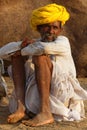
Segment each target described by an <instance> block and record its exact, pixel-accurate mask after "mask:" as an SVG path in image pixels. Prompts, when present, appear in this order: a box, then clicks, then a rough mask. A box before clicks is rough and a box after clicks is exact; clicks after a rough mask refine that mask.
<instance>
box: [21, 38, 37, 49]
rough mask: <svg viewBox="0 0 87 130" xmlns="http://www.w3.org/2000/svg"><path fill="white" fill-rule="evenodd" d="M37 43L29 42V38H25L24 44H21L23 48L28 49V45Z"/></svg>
mask: <svg viewBox="0 0 87 130" xmlns="http://www.w3.org/2000/svg"><path fill="white" fill-rule="evenodd" d="M34 42H35V40H33V39H32V40H29V39H28V38H25V39H24V40H23V42H22V44H21V48H24V47H26V46H27V45H29V44H32V43H34Z"/></svg>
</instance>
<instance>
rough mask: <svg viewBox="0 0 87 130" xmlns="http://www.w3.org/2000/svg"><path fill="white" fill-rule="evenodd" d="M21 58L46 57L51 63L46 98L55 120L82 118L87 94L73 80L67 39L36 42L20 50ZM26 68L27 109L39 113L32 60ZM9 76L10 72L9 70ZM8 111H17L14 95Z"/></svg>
mask: <svg viewBox="0 0 87 130" xmlns="http://www.w3.org/2000/svg"><path fill="white" fill-rule="evenodd" d="M21 54H22V55H31V56H32V55H41V54H48V55H50V57H51V61H52V64H53V72H52V81H51V90H50V95H49V100H50V107H51V112H52V113H53V116H54V118H55V120H57V121H62V120H68V121H73V120H81V119H82V118H84V117H85V110H84V103H83V100H87V92H86V90H84V89H83V88H82V87H81V86H80V84H79V82H78V80H77V79H76V70H75V65H74V62H73V58H72V55H71V48H70V43H69V40H68V38H66V37H65V36H58V38H57V39H56V40H55V41H54V42H46V43H44V42H41V41H37V42H35V43H33V44H30V45H29V46H27V47H25V48H24V49H22V50H21ZM25 68H26V91H25V104H26V108H27V109H28V110H29V111H31V112H33V113H38V112H39V106H40V97H39V93H38V89H37V84H36V81H35V72H34V65H33V63H32V60H30V59H29V60H28V61H27V62H26V64H25ZM9 73H10V75H11V69H10V68H9ZM9 108H10V111H11V112H14V111H15V110H16V109H17V100H16V96H15V94H14V93H13V94H12V97H11V98H10V105H9Z"/></svg>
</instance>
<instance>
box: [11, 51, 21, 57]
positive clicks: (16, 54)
mask: <svg viewBox="0 0 87 130" xmlns="http://www.w3.org/2000/svg"><path fill="white" fill-rule="evenodd" d="M20 55H21V51H20V50H19V51H16V52H15V53H14V55H13V57H16V56H20Z"/></svg>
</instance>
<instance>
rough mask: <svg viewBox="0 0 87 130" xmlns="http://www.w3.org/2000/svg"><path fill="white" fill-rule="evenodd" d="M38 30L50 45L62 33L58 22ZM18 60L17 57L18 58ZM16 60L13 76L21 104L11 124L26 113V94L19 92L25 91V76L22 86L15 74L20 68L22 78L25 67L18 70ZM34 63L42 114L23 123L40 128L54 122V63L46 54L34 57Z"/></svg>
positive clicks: (45, 25) (11, 119)
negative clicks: (50, 101)
mask: <svg viewBox="0 0 87 130" xmlns="http://www.w3.org/2000/svg"><path fill="white" fill-rule="evenodd" d="M37 30H38V32H39V33H40V35H41V38H42V39H41V40H42V41H43V42H46V41H48V42H49V44H50V41H54V40H55V39H56V37H57V36H58V35H59V34H60V32H61V27H60V22H58V21H56V22H53V23H49V24H44V25H40V26H38V27H37ZM26 43H27V44H31V43H32V41H30V42H29V41H28V42H26ZM27 44H25V43H22V47H25V46H27ZM13 58H14V57H13ZM16 58H17V56H16ZM16 58H15V60H14V59H12V60H13V61H14V64H15V65H14V69H13V73H15V74H13V75H14V84H15V90H16V92H17V97H18V101H20V103H19V102H18V109H17V111H16V112H15V113H14V114H12V115H10V116H9V118H8V119H9V120H8V122H9V123H15V122H17V121H19V120H20V119H22V118H23V117H24V111H25V109H24V100H23V99H25V97H24V93H22V95H21V94H20V91H19V90H20V89H21V91H23V90H24V83H25V78H24V77H25V74H24V73H23V74H22V75H21V76H22V79H24V83H23V84H21V83H18V82H21V80H20V79H19V78H20V77H19V78H18V80H17V78H16V72H14V71H15V69H18V68H20V69H19V72H17V74H18V75H19V76H20V72H21V70H22V71H23V68H22V67H23V66H24V65H23V66H22V67H20V66H21V65H19V66H18V68H17V66H16ZM20 58H21V57H20ZM22 60H23V59H22ZM19 61H20V64H21V63H22V64H23V62H22V61H21V60H18V61H17V62H19ZM33 63H34V65H35V76H36V83H37V87H38V91H39V94H40V99H41V106H40V113H39V114H37V115H36V117H34V119H32V120H25V121H22V123H23V124H25V125H29V126H40V125H44V124H48V123H52V122H53V121H54V119H53V116H52V113H51V111H50V104H49V93H50V83H51V75H52V63H51V60H50V58H49V57H48V56H47V55H44V54H43V55H41V56H33ZM38 77H39V78H38ZM20 104H21V105H20ZM16 113H17V114H16ZM18 113H19V116H18ZM20 113H21V114H20ZM14 120H15V121H14Z"/></svg>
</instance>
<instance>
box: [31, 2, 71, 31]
mask: <svg viewBox="0 0 87 130" xmlns="http://www.w3.org/2000/svg"><path fill="white" fill-rule="evenodd" d="M68 19H69V13H68V12H67V10H66V8H65V7H64V6H61V5H57V4H54V3H53V4H48V5H46V6H44V7H40V8H38V9H36V10H34V11H33V13H32V17H31V26H32V28H33V29H34V30H37V25H41V24H46V23H51V22H54V21H61V22H62V25H64V24H65V22H66V21H67V20H68Z"/></svg>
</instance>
